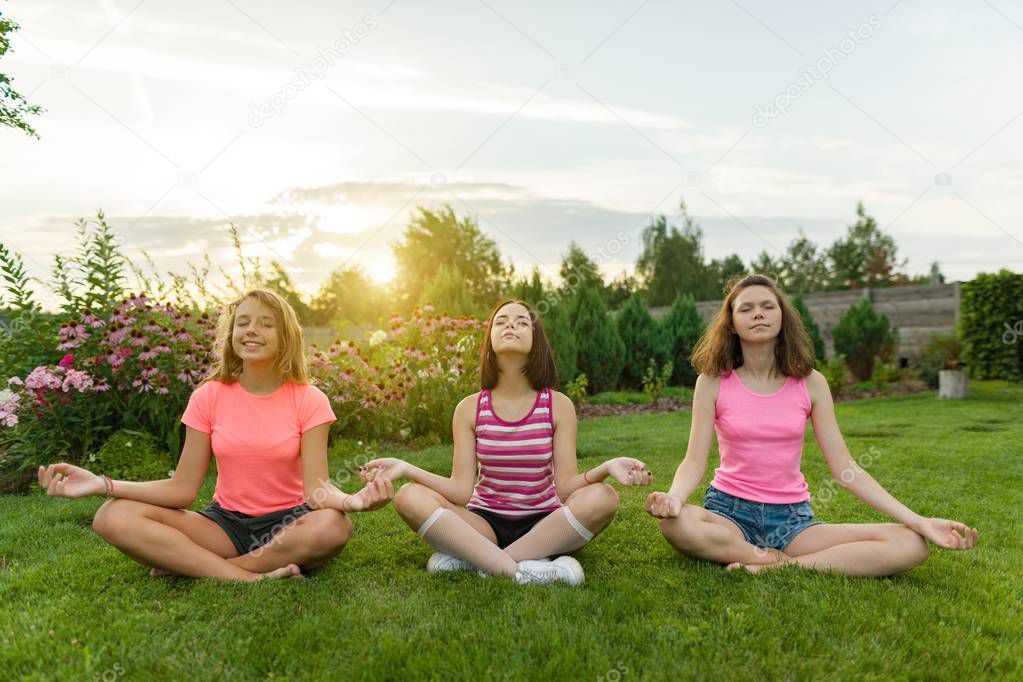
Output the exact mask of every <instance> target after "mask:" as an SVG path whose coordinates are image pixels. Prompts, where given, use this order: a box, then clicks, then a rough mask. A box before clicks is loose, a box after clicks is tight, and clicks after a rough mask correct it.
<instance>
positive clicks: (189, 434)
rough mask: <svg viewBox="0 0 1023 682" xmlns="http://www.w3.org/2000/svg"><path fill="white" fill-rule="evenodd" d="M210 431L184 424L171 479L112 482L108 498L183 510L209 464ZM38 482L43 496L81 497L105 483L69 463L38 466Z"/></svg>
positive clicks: (102, 491)
mask: <svg viewBox="0 0 1023 682" xmlns="http://www.w3.org/2000/svg"><path fill="white" fill-rule="evenodd" d="M211 455H212V450H211V448H210V434H208V433H203V432H202V431H198V430H196V429H193V428H192V427H191V426H186V427H185V446H184V447H183V448H182V449H181V458H180V459H179V460H178V466H177V468H175V469H174V475H173V476H172V477H171V478H165V479H162V480H159V481H145V482H136V481H112V486H111V488H112V489H111V493H112V495H111V496H112V497H119V498H122V499H125V500H135V501H137V502H146V503H147V504H153V505H156V506H158V507H167V508H168V509H184V508H185V507H188V506H190V505H191V504H192V503H193V502H195V498H196V495H198V494H199V488H200V487H201V486H202V480H203V477H204V476H205V475H206V471H207V469H209V466H210V456H211ZM38 477H39V485H40V487H42V488H43V489H44V490H46V494H47V495H54V496H60V497H85V496H87V495H104V494H106V491H107V485H106V483H105V481H104V480H103V478H102V477H101V476H99V475H96V474H94V473H92V472H91V471H88V470H87V469H83V468H82V467H76V466H74V465H71V464H65V463H61V464H51V465H49V466H48V467H39V471H38Z"/></svg>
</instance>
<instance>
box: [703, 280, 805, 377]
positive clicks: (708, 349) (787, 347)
mask: <svg viewBox="0 0 1023 682" xmlns="http://www.w3.org/2000/svg"><path fill="white" fill-rule="evenodd" d="M752 286H762V287H766V288H767V289H768V290H770V292H771V293H772V294H774V296H775V298H777V299H778V306H779V307H780V308H781V330H780V331H779V332H778V337H777V341H776V343H775V346H774V361H775V366H776V367H777V368H778V371H779V372H781V373H782V374H784V375H785V376H790V377H797V378H802V377H806V376H809V374H810V372H812V371H813V366H814V354H813V343H812V342H811V341H810V335H809V334H808V333H807V331H806V327H805V326H804V325H803V318H802V317H800V315H799V311H798V310H796V308H795V306H793V305H792V303H790V302H789V299H788V297H787V296H786V295H785V294H784V292H782V291H781V290H780V289H779V288H778V285H777V284H776V283H775V281H774V280H773V279H771V278H770V277H768V276H767V275H761V274H752V275H746V276H745V277H742V278H741V279H739V280H738V281H736V282H734V283H733V284H732V285H731V288H730V291H729V292H728V295H727V296H726V297H725V300H724V301H722V302H721V307H720V308H718V310H717V312H716V313H715V314H714V318H713V319H712V320H711V321H710V325H708V327H707V331H705V332H704V333H703V336H701V337H700V340H699V341H698V342H697V343H696V347H695V348H694V349H693V353H692V355H691V356H690V358H689V361H690V362H691V363H692V364H693V367H695V368H696V371H697V372H700V373H701V374H707V375H709V376H721V375H722V374H727V373H728V372H730V371H732V370H733V369H735V368H736V367H741V366H742V364H743V361H742V344H741V343H740V342H739V335H738V334H737V333H736V331H735V328H734V326H733V325H732V304H733V302H734V301H735V297H736V296H738V295H739V292H741V291H742V290H743V289H745V288H746V287H752Z"/></svg>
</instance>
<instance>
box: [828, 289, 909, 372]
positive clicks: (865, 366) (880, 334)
mask: <svg viewBox="0 0 1023 682" xmlns="http://www.w3.org/2000/svg"><path fill="white" fill-rule="evenodd" d="M831 334H832V337H833V338H834V341H835V352H836V353H841V354H842V355H844V356H845V361H846V364H847V365H848V367H849V370H850V371H851V372H852V373H853V376H854V377H856V379H857V380H859V381H866V380H867V379H869V378H870V376H871V374H872V373H873V370H874V358H875V357H880V358H881V359H882V360H884V361H885V362H888V361H890V360H891V359H892V355H893V353H894V352H895V333H894V330H893V329H892V327H891V324H890V323H889V322H888V318H887V317H885V316H884V315H878V314H877V313H876V312H874V306H873V305H871V303H870V301H868V300H867V299H863V300H862V301H860V302H859V303H856V304H854V305H851V306H849V308H848V309H847V310H846V311H845V312H844V313H843V314H842V317H841V318H840V319H839V320H838V324H836V325H835V326H834V328H833V329H832V330H831Z"/></svg>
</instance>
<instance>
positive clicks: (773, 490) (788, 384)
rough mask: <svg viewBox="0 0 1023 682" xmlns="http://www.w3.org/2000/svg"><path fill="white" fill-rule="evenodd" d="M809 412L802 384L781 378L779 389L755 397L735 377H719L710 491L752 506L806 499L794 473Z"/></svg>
mask: <svg viewBox="0 0 1023 682" xmlns="http://www.w3.org/2000/svg"><path fill="white" fill-rule="evenodd" d="M810 410H811V403H810V393H809V391H807V389H806V379H797V378H795V377H786V378H785V384H784V385H783V386H782V387H781V388H780V389H778V390H777V391H775V392H774V393H772V394H771V395H760V394H759V393H754V392H753V391H751V390H749V389H748V388H747V387H746V385H745V384H743V383H742V381H741V380H740V379H739V375H738V374H736V373H735V372H729V373H728V374H725V375H722V377H721V389H720V391H719V393H718V399H717V402H716V403H715V410H714V430H715V431H716V432H717V436H718V452H719V453H720V454H721V466H719V467H718V468H717V469H716V470H715V471H714V480H713V481H712V482H711V485H713V486H714V487H715V488H717V489H718V490H720V491H721V492H724V493H728V494H729V495H734V496H736V497H741V498H743V499H745V500H751V501H753V502H767V503H771V504H791V503H793V502H804V501H806V500H808V499H810V493H809V490H808V488H807V486H806V479H804V478H803V473H802V472H801V471H800V470H799V465H800V461H801V460H802V457H803V437H804V436H805V434H806V420H807V418H808V417H809V416H810Z"/></svg>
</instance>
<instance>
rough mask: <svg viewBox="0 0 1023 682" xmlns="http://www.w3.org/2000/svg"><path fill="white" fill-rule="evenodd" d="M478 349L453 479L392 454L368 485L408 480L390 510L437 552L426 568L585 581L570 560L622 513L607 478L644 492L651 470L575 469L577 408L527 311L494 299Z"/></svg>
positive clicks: (456, 426) (375, 466)
mask: <svg viewBox="0 0 1023 682" xmlns="http://www.w3.org/2000/svg"><path fill="white" fill-rule="evenodd" d="M482 347H483V348H482V353H481V358H480V384H481V389H482V390H481V391H480V392H479V393H475V394H473V395H470V396H468V397H466V398H465V399H463V400H462V401H461V402H460V403H459V404H458V407H457V408H455V414H454V419H453V423H452V431H453V434H454V460H453V462H452V471H451V476H450V477H444V476H439V475H437V474H433V473H430V472H427V471H424V470H423V469H420V468H419V467H416V466H413V465H412V464H409V463H408V462H405V461H403V460H400V459H396V458H384V459H376V460H373V461H371V462H368V463H367V464H366V466H365V467H364V470H363V472H362V478H363V480H364V481H367V482H369V481H372V480H375V479H376V478H377V477H381V476H383V477H386V478H387V479H388V480H391V481H393V480H396V479H398V478H407V479H409V481H411V482H410V483H409V484H407V485H405V486H404V487H402V488H401V490H399V491H398V493H397V494H396V495H395V498H394V506H395V509H397V511H398V513H399V514H400V515H401V517H402V519H404V521H405V523H407V524H408V525H409V527H410V528H412V529H413V530H415V531H417V532H418V533H419V535H420V536H421V537H422V538H423V539H424V540H426V542H427V543H429V544H430V545H431V546H432V547H433V548H435V549H436V550H437V551H436V552H435V553H434V554H433V556H431V557H430V560H429V562H428V563H427V570H429V571H430V572H436V571H451V570H470V569H475V570H477V571H479V572H481V573H483V574H488V575H505V576H508V577H512V578H514V579H515V580H516V581H517V582H520V583H529V582H554V581H561V582H566V583H569V584H573V585H578V584H580V583H582V581H583V570H582V567H581V566H580V565H579V562H577V561H576V560H575V559H574V558H572V557H571V556H567V553H569V552H573V551H575V550H577V549H579V548H581V547H582V546H583V545H585V544H586V543H587V542H589V541H590V540H592V539H593V537H594V536H596V535H597V534H598V533H600V532H601V531H603V530H604V529H605V528H606V527H607V526H608V524H610V523H611V519H612V518H613V517H614V514H615V511H617V509H618V494H617V493H616V492H615V491H614V489H613V488H611V486H609V485H607V484H606V483H603V482H602V481H603V480H604V479H605V478H607V477H608V476H613V477H614V478H615V479H617V480H618V481H619V482H620V483H622V484H623V485H648V484H649V483H650V481H651V479H652V474H651V473H650V471H649V470H648V469H647V468H646V466H645V465H644V464H643V463H642V462H640V461H639V460H636V459H632V458H629V457H616V458H613V459H610V460H608V461H606V462H604V463H603V464H601V465H599V466H597V467H595V468H593V469H590V470H588V471H585V472H583V473H581V474H580V473H579V472H578V470H577V468H576V454H575V435H576V418H575V408H574V406H573V405H572V401H571V400H569V399H568V397H566V396H565V395H564V394H562V393H559V392H558V391H555V390H554V388H555V386H556V385H557V371H556V368H555V365H554V352H553V350H552V349H551V346H550V343H549V342H548V341H547V336H546V334H545V333H544V329H543V323H542V322H541V320H540V317H539V315H537V313H536V311H535V310H533V308H532V307H530V306H529V304H527V303H525V302H524V301H517V300H507V301H502V302H501V303H500V304H498V305H497V306H496V307H495V308H494V311H493V313H492V314H491V315H490V319H489V323H488V325H487V331H486V335H485V336H484V339H483V344H482ZM558 555H563V556H558ZM552 556H557V558H556V559H554V560H553V561H552V560H549V559H548V557H552Z"/></svg>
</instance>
